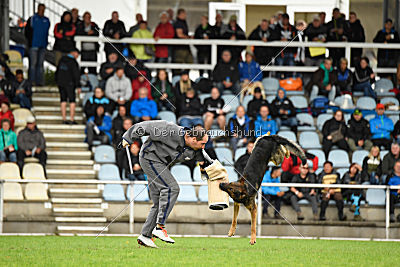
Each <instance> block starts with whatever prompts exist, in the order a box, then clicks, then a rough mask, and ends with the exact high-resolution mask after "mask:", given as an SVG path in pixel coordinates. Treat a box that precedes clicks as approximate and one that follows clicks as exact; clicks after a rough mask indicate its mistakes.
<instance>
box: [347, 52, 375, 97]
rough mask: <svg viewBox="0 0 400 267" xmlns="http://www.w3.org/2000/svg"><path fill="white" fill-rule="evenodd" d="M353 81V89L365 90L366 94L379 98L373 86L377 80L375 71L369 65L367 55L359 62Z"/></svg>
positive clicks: (357, 90)
mask: <svg viewBox="0 0 400 267" xmlns="http://www.w3.org/2000/svg"><path fill="white" fill-rule="evenodd" d="M353 81H354V85H353V91H356V92H360V91H361V92H364V95H365V96H370V97H373V98H374V99H375V100H377V97H376V94H375V91H374V90H373V89H372V86H371V85H372V84H373V83H374V82H375V73H374V71H373V70H372V68H371V67H370V66H369V60H368V58H367V57H362V58H361V60H360V63H359V64H357V66H356V68H355V70H354V79H353Z"/></svg>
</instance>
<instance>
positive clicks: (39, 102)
mask: <svg viewBox="0 0 400 267" xmlns="http://www.w3.org/2000/svg"><path fill="white" fill-rule="evenodd" d="M33 95H34V96H33V97H32V102H33V106H60V97H57V96H36V95H35V94H33Z"/></svg>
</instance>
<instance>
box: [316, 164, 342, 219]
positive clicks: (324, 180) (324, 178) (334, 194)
mask: <svg viewBox="0 0 400 267" xmlns="http://www.w3.org/2000/svg"><path fill="white" fill-rule="evenodd" d="M318 183H320V184H340V175H339V174H338V173H337V172H336V171H334V170H333V164H332V162H330V161H326V162H325V163H324V170H323V171H322V172H321V173H320V174H319V175H318ZM341 191H342V190H341V189H340V188H323V189H322V190H321V194H322V201H321V212H320V214H319V219H320V220H321V221H325V220H326V217H325V212H326V208H327V207H328V202H329V200H330V199H334V200H335V202H336V207H337V209H338V215H339V220H340V221H345V220H346V219H347V216H346V215H344V214H343V207H344V202H343V196H342V193H341Z"/></svg>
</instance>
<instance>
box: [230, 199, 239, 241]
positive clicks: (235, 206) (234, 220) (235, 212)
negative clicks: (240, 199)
mask: <svg viewBox="0 0 400 267" xmlns="http://www.w3.org/2000/svg"><path fill="white" fill-rule="evenodd" d="M239 208H240V204H239V203H236V202H234V204H233V218H232V225H231V229H229V233H228V236H229V237H231V236H233V235H235V231H236V225H237V217H238V215H239Z"/></svg>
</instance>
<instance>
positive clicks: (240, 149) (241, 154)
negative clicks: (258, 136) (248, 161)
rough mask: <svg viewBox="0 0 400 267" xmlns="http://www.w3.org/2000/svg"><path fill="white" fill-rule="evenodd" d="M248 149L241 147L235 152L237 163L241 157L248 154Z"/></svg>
mask: <svg viewBox="0 0 400 267" xmlns="http://www.w3.org/2000/svg"><path fill="white" fill-rule="evenodd" d="M246 150H247V147H239V148H238V149H236V151H235V161H237V160H238V159H239V158H240V157H241V156H243V155H244V154H246Z"/></svg>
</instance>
